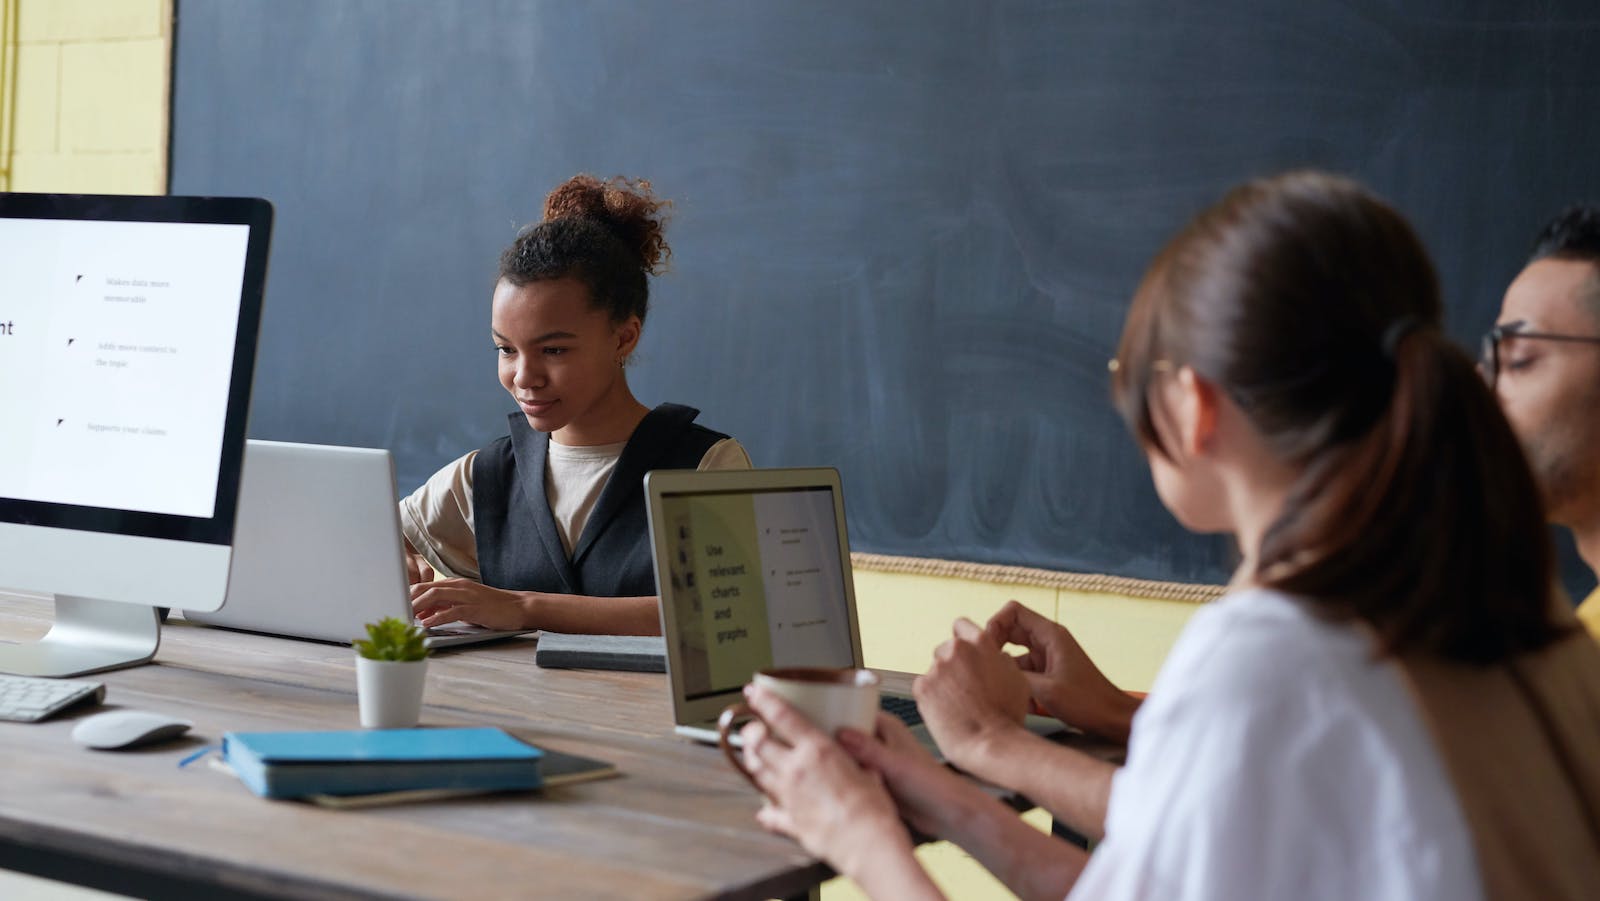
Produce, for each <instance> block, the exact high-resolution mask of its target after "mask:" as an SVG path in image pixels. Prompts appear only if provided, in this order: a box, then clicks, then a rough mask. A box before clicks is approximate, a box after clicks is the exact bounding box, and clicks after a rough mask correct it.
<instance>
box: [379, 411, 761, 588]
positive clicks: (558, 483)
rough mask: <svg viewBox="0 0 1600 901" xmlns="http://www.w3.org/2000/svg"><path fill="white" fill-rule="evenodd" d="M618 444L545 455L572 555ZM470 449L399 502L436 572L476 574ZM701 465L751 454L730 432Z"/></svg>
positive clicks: (552, 447) (745, 465)
mask: <svg viewBox="0 0 1600 901" xmlns="http://www.w3.org/2000/svg"><path fill="white" fill-rule="evenodd" d="M625 445H626V442H624V443H623V444H606V445H599V446H595V447H567V446H565V445H561V444H557V443H555V442H554V441H552V442H550V444H549V453H547V454H546V455H545V473H544V475H545V479H544V489H545V500H546V501H547V502H548V503H549V504H550V512H551V513H552V514H553V515H554V517H555V521H556V528H557V529H558V530H559V531H560V532H561V543H562V545H563V546H565V547H566V549H567V554H568V555H571V553H572V546H573V544H574V543H575V542H576V541H577V539H578V536H579V535H582V534H583V526H584V523H586V522H588V521H589V514H590V513H591V512H592V511H593V510H594V505H595V503H596V502H597V501H598V500H599V499H600V493H601V492H602V491H604V490H605V487H606V481H607V480H608V479H609V478H611V472H612V470H614V469H616V466H617V460H619V459H620V458H621V457H622V449H623V447H624V446H625ZM477 455H478V452H477V451H470V452H468V453H467V454H465V455H463V456H462V457H460V458H459V459H457V460H455V461H454V462H452V463H449V464H447V465H446V466H445V467H444V468H443V469H440V470H439V471H438V472H436V473H434V474H433V475H432V476H430V477H429V478H428V481H426V482H424V483H423V484H422V487H420V488H418V489H417V490H416V491H413V492H412V493H411V494H410V495H408V496H407V497H406V498H405V499H404V500H402V501H401V502H400V529H401V531H402V532H404V533H405V536H406V540H407V541H409V542H411V546H412V547H414V548H416V549H417V553H419V554H421V555H422V557H423V559H424V560H427V561H428V565H429V566H432V567H433V568H434V570H436V571H437V572H438V573H439V574H440V575H441V576H446V577H450V576H457V577H460V578H465V579H477V578H479V577H480V576H479V573H478V542H477V538H476V536H475V535H474V533H473V530H472V461H473V459H474V458H476V457H477ZM698 468H699V469H700V471H702V472H704V471H706V470H708V469H749V468H750V455H749V454H747V453H745V449H744V447H743V446H742V445H741V444H739V442H738V441H735V440H734V439H732V438H724V439H722V440H721V441H718V442H717V443H716V444H713V445H711V449H710V450H707V451H706V453H705V456H703V457H701V458H700V466H699V467H698Z"/></svg>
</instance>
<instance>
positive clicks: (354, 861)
mask: <svg viewBox="0 0 1600 901" xmlns="http://www.w3.org/2000/svg"><path fill="white" fill-rule="evenodd" d="M50 612H51V611H50V606H49V605H48V603H45V602H41V601H33V600H18V599H15V598H10V597H0V639H4V640H13V641H16V640H24V639H31V638H35V637H37V636H39V635H41V634H43V632H44V631H45V629H46V628H47V626H48V621H49V616H50ZM533 650H534V643H533V642H532V641H531V640H526V639H512V640H509V641H505V642H500V643H498V644H492V645H481V646H478V647H474V648H465V649H460V650H456V651H449V652H444V653H440V654H437V655H435V657H434V658H433V661H432V662H431V663H430V664H429V666H430V670H429V673H428V689H427V695H426V697H425V708H424V711H423V717H422V719H423V723H424V725H430V726H469V725H470V726H483V725H489V726H499V727H501V728H504V729H506V730H507V731H509V732H511V733H513V734H515V735H516V736H517V737H519V738H522V739H524V740H526V741H529V742H532V743H534V744H536V745H540V746H543V747H547V748H553V749H555V750H558V751H566V752H569V753H574V754H583V755H586V756H590V757H599V758H602V759H605V760H608V761H611V762H612V763H615V764H616V765H617V766H618V768H619V769H620V770H621V772H622V775H621V776H620V777H617V778H612V779H607V780H602V781H598V782H589V783H584V784H578V785H571V786H565V787H560V788H553V789H549V790H547V791H543V792H532V793H529V792H523V793H512V794H502V795H492V796H479V797H472V798H460V799H453V800H446V801H434V802H429V803H425V804H412V805H404V806H395V807H384V808H371V809H363V810H329V809H324V808H320V807H316V806H313V805H310V804H305V803H300V802H292V801H265V800H262V799H260V798H257V797H255V796H254V795H252V794H251V793H250V792H249V791H248V790H246V789H245V787H244V786H243V785H242V784H240V783H239V782H238V781H237V780H236V779H234V778H232V777H231V776H230V775H228V774H226V773H222V772H218V771H216V770H215V769H213V768H211V767H208V766H205V765H204V764H203V762H202V763H201V764H194V765H190V766H188V767H186V768H184V769H179V768H178V762H179V761H180V760H182V759H183V758H185V757H186V756H188V755H190V754H192V753H193V752H195V751H196V750H198V749H200V748H202V747H204V746H205V745H206V744H207V743H216V742H218V741H219V739H220V738H221V736H222V733H223V732H227V731H255V730H270V729H352V728H356V727H358V725H359V724H358V722H357V713H356V697H355V661H354V656H353V652H352V651H351V650H350V649H349V648H345V647H338V646H333V645H323V644H317V643H313V642H304V641H294V640H290V639H282V638H273V637H269V636H261V635H251V634H245V633H238V632H229V631H224V630H219V629H208V628H205V627H202V626H193V625H188V624H183V623H169V624H168V625H167V627H166V628H165V629H164V630H163V634H162V642H161V650H160V652H159V653H158V655H157V657H156V662H155V663H154V664H153V665H148V666H141V667H135V668H133V669H126V670H119V671H116V672H110V673H101V674H99V675H96V676H91V677H88V678H91V679H96V680H99V681H103V682H105V683H106V687H107V694H106V708H98V709H110V708H116V707H128V708H134V709H140V710H154V711H161V712H170V713H175V714H181V715H182V716H184V717H187V718H189V719H192V720H194V721H195V723H196V726H195V729H194V732H193V733H192V734H193V736H194V737H192V738H186V739H184V740H182V741H179V742H176V743H167V744H162V745H159V746H157V747H153V748H151V749H148V750H134V751H120V752H112V751H91V750H88V749H86V748H83V747H80V746H78V745H76V744H74V743H73V742H72V740H71V738H70V737H69V733H70V731H71V729H72V726H73V723H74V721H75V720H76V719H79V718H81V717H83V716H86V715H88V714H90V713H93V712H95V711H96V709H97V708H93V707H89V708H87V709H83V710H81V711H77V712H73V713H69V714H66V715H61V716H57V717H55V718H53V719H51V720H48V721H46V722H42V723H29V724H23V723H7V722H0V764H3V767H4V771H3V773H0V867H4V868H6V869H12V870H17V871H21V872H28V873H33V874H36V875H41V876H46V877H49V878H53V879H60V880H65V881H71V882H77V883H81V884H85V885H90V886H93V887H97V888H104V889H109V890H112V891H120V892H123V893H126V894H133V895H139V896H144V897H151V896H153V897H160V898H180V897H207V898H216V897H223V896H226V897H230V898H254V897H273V898H284V897H289V898H317V899H322V898H466V897H471V898H513V897H515V898H533V897H546V898H599V897H604V898H772V897H787V896H794V895H805V894H806V893H807V891H808V890H810V889H811V887H813V886H815V885H817V884H818V883H820V882H821V881H822V880H823V879H826V878H828V877H829V876H831V875H832V873H831V871H830V870H829V869H828V868H827V867H826V866H824V865H822V864H820V863H818V862H817V861H816V860H814V859H813V858H812V857H810V856H809V855H807V854H806V853H805V852H804V851H803V850H801V849H800V847H799V846H798V845H796V844H794V843H793V842H791V841H789V840H787V839H784V838H781V837H778V836H774V835H770V834H768V833H766V832H764V831H762V829H761V828H760V827H759V826H757V825H756V823H755V821H754V819H753V818H754V815H755V812H756V808H757V807H758V806H759V804H758V795H757V794H756V792H755V791H754V790H753V789H751V788H750V787H749V786H748V785H746V784H745V782H744V780H743V779H741V778H740V777H739V775H738V774H737V773H735V772H734V771H733V770H732V769H731V768H730V767H729V766H728V765H727V764H726V762H724V761H723V759H722V757H721V755H720V753H719V752H718V751H717V749H715V748H711V747H705V746H700V745H696V744H693V743H690V742H687V741H684V740H682V739H679V738H676V737H674V736H673V735H672V714H671V702H670V698H669V695H668V688H667V683H666V680H665V677H664V676H660V675H653V674H640V673H606V672H578V671H564V670H545V669H540V668H539V667H537V666H535V665H534V662H533Z"/></svg>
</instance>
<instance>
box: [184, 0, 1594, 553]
mask: <svg viewBox="0 0 1600 901" xmlns="http://www.w3.org/2000/svg"><path fill="white" fill-rule="evenodd" d="M177 11H178V21H177V28H176V39H175V41H176V46H175V60H174V73H175V74H174V88H173V115H172V160H171V163H172V166H171V191H172V192H173V193H181V194H243V195H259V196H263V197H267V198H269V199H271V200H272V201H273V202H274V203H275V204H276V206H277V215H278V219H277V232H276V236H275V240H274V246H273V251H272V264H271V272H270V276H269V282H268V293H267V302H266V314H265V322H264V327H263V332H262V339H261V350H260V364H259V368H258V372H257V382H256V389H255V400H254V412H253V418H252V423H251V433H252V435H254V436H256V437H263V438H273V439H282V440H296V441H310V442H320V443H333V444H353V445H368V446H379V447H388V448H391V449H393V450H394V452H395V454H396V457H397V461H398V477H399V481H400V488H401V490H402V491H409V490H410V489H411V488H413V487H415V486H416V485H417V484H420V483H421V481H422V480H423V479H424V478H426V477H427V475H428V474H429V473H430V472H432V471H433V470H434V469H435V468H437V467H438V466H440V465H442V464H444V463H445V462H447V461H448V460H450V459H452V458H454V457H455V456H457V455H459V454H461V453H463V452H465V451H466V450H468V449H471V448H474V447H479V446H481V445H483V444H484V443H485V442H487V441H488V440H490V439H492V438H494V437H496V436H497V435H499V434H503V432H504V428H505V426H504V421H505V420H504V417H505V414H506V413H507V412H509V411H510V410H511V409H512V407H511V405H510V402H509V400H508V399H507V398H506V397H505V396H504V395H503V393H502V391H501V389H500V388H499V386H498V384H497V382H496V380H495V375H494V362H493V359H492V356H493V351H492V348H491V345H490V341H489V331H488V304H489V292H490V288H491V280H492V277H493V272H494V262H495V258H496V255H497V254H498V252H499V251H500V249H501V248H502V247H503V246H504V245H505V244H506V243H508V242H509V241H510V239H511V238H512V237H513V236H514V234H515V232H516V230H517V228H518V226H519V225H521V224H523V223H526V222H528V221H530V220H532V219H534V218H536V217H537V214H538V210H539V205H540V201H541V199H542V197H543V195H544V193H545V192H546V191H547V190H549V189H550V188H551V187H552V186H554V185H555V184H557V183H559V182H560V181H561V180H563V179H564V178H566V177H567V176H570V175H572V174H573V173H575V172H579V171H588V172H593V173H596V174H600V175H610V174H616V173H624V174H629V175H637V176H646V177H649V178H650V179H652V180H653V181H654V182H655V184H656V187H657V189H658V191H659V192H661V193H662V194H663V195H665V196H667V197H670V198H673V199H674V200H676V201H677V207H676V212H675V218H674V220H673V222H672V224H671V226H670V229H669V232H668V236H669V239H670V241H671V243H672V245H673V247H674V249H675V251H676V256H675V265H674V268H673V271H672V272H671V273H670V274H668V275H666V276H664V277H662V278H660V279H658V280H657V281H656V282H655V284H654V292H653V300H654V302H655V309H654V312H653V313H652V315H651V317H650V319H649V321H648V323H647V325H646V332H645V342H644V345H643V350H642V353H641V357H640V360H639V361H638V363H637V365H636V367H635V368H634V370H633V372H632V375H631V380H632V384H633V386H634V390H635V393H636V394H638V395H639V397H640V399H641V400H643V401H645V402H646V403H648V404H654V403H656V402H659V401H663V400H674V401H679V402H683V403H688V404H692V405H695V406H698V407H700V408H701V409H702V410H703V414H702V417H701V421H702V422H704V423H706V424H708V425H710V426H712V427H714V428H717V429H719V430H722V431H726V432H729V433H731V434H733V435H734V436H736V437H738V438H740V439H741V440H742V441H743V442H744V443H745V444H746V446H747V447H748V448H749V450H750V452H751V454H752V455H753V457H754V458H755V460H756V462H757V464H758V465H765V466H780V465H811V464H826V465H834V466H837V467H839V469H840V470H841V472H842V474H843V478H844V484H845V487H846V495H847V508H848V510H849V524H850V529H851V538H852V543H853V545H854V547H855V548H856V549H858V550H868V551H876V552H882V553H893V554H907V555H915V556H933V557H948V558H955V559H962V560H975V561H985V562H1000V563H1020V564H1027V565H1035V566H1044V567H1050V568H1057V569H1066V570H1076V571H1087V572H1097V573H1112V574H1120V575H1130V576H1139V577H1146V578H1155V579H1177V580H1200V581H1221V580H1223V579H1225V577H1226V570H1227V566H1228V563H1229V558H1230V552H1229V550H1228V549H1227V547H1225V546H1224V545H1223V544H1222V543H1221V542H1220V541H1218V540H1216V539H1202V538H1195V537H1192V536H1189V535H1187V534H1185V533H1184V532H1183V530H1182V529H1181V528H1180V527H1179V526H1178V525H1177V524H1176V523H1175V522H1174V521H1173V520H1172V519H1171V518H1170V517H1169V516H1168V515H1167V514H1166V513H1165V511H1164V510H1163V509H1162V508H1161V506H1160V505H1159V503H1158V501H1157V499H1156V497H1155V495H1154V492H1153V490H1152V489H1151V487H1150V481H1149V476H1148V473H1147V471H1146V469H1145V465H1144V463H1143V460H1142V458H1141V456H1140V454H1139V453H1138V452H1137V450H1136V449H1135V447H1134V445H1133V443H1132V441H1131V440H1130V439H1129V438H1128V436H1127V435H1126V433H1125V430H1124V429H1123V427H1122V425H1121V424H1120V422H1119V421H1118V420H1117V419H1116V418H1115V417H1114V415H1113V414H1112V412H1111V410H1110V407H1109V405H1108V403H1107V401H1106V394H1107V377H1106V368H1105V360H1106V358H1107V357H1108V356H1109V355H1110V353H1111V350H1112V347H1113V345H1114V343H1115V341H1116V338H1117V335H1118V333H1119V330H1120V327H1121V322H1122V317H1123V313H1124V311H1125V305H1126V302H1127V298H1128V296H1129V294H1130V292H1131V290H1132V288H1133V286H1134V285H1135V283H1136V281H1137V279H1138V276H1139V274H1140V272H1141V271H1142V268H1143V266H1144V265H1145V263H1146V262H1147V261H1148V260H1149V258H1150V257H1151V256H1152V254H1153V253H1154V252H1155V250H1156V249H1157V248H1158V247H1159V246H1160V244H1161V243H1162V242H1163V241H1164V240H1165V239H1166V238H1167V237H1169V236H1170V235H1171V234H1172V233H1173V232H1174V231H1175V230H1176V229H1177V228H1178V227H1179V226H1180V225H1181V224H1182V222H1183V221H1184V220H1185V219H1186V218H1187V217H1188V216H1189V215H1190V214H1192V213H1193V212H1195V211H1196V210H1198V209H1199V208H1200V207H1202V206H1203V205H1205V204H1206V203H1208V202H1210V201H1212V200H1214V199H1215V198H1216V197H1217V196H1219V194H1220V193H1221V191H1222V190H1224V189H1225V188H1226V187H1227V186H1228V185H1230V184H1232V183H1234V182H1236V181H1239V180H1241V179H1243V178H1246V177H1249V176H1252V175H1256V174H1262V173H1270V172H1275V171H1279V170H1283V169H1286V168H1293V167H1299V166H1318V167H1323V168H1329V169H1333V170H1336V171H1340V172H1345V173H1349V174H1352V175H1354V176H1356V177H1358V178H1360V179H1362V180H1364V181H1366V182H1367V183H1369V184H1371V185H1372V186H1374V187H1375V188H1376V189H1377V190H1378V191H1380V192H1381V193H1383V194H1384V195H1385V196H1387V197H1389V198H1390V199H1391V200H1392V201H1393V202H1394V203H1395V204H1396V205H1398V206H1399V207H1400V208H1401V209H1402V210H1403V211H1404V212H1405V213H1406V214H1407V215H1409V216H1410V217H1411V218H1412V220H1413V221H1414V222H1415V223H1416V225H1417V226H1418V228H1419V229H1420V231H1421V232H1422V234H1423V236H1424V238H1425V240H1426V241H1427V242H1428V244H1429V246H1430V247H1431V248H1432V249H1433V251H1434V253H1435V255H1436V258H1437V261H1438V263H1439V266H1440V269H1441V273H1442V276H1443V281H1444V284H1445V288H1446V291H1447V294H1448V296H1449V305H1450V310H1451V320H1450V327H1451V329H1452V332H1453V334H1454V335H1455V336H1456V337H1458V338H1459V339H1460V340H1462V341H1463V342H1471V343H1472V344H1473V345H1474V346H1475V344H1476V336H1477V335H1478V334H1480V333H1481V332H1482V331H1483V330H1484V329H1485V328H1487V326H1488V325H1490V324H1491V322H1492V319H1493V317H1494V313H1495V311H1496V310H1497V308H1498V305H1499V298H1500V294H1501V292H1502V291H1503V290H1504V287H1505V285H1506V284H1507V283H1508V282H1509V280H1510V279H1511V277H1512V276H1513V275H1514V274H1515V272H1516V271H1517V269H1518V268H1519V267H1520V264H1521V261H1522V257H1523V254H1524V253H1525V251H1526V249H1527V246H1528V244H1529V242H1530V240H1531V237H1532V234H1533V233H1534V231H1535V230H1536V229H1537V227H1538V226H1539V225H1540V224H1541V223H1542V221H1544V220H1545V219H1546V218H1547V217H1548V216H1549V215H1551V214H1552V213H1553V212H1554V211H1556V210H1557V209H1559V208H1560V207H1562V206H1564V205H1566V204H1567V203H1569V202H1571V201H1573V200H1575V199H1584V198H1600V166H1597V165H1596V162H1595V161H1596V160H1600V116H1597V115H1595V113H1596V111H1600V15H1596V13H1595V10H1594V7H1593V4H1592V3H1591V2H1583V0H1572V2H1547V3H1542V4H1539V5H1538V6H1537V7H1536V8H1532V9H1526V10H1524V9H1518V4H1511V3H1493V2H1482V3H1471V2H1466V3H1464V2H1461V0H1408V2H1405V3H1397V2H1378V0H1351V2H1322V0H1316V2H1313V0H1308V2H1295V3H1285V2H1282V0H1213V2H1205V3H1197V2H1193V0H1167V2H1156V0H1101V2H1076V3H1041V2H974V0H881V2H870V0H869V2H863V0H791V2H777V0H756V2H751V0H674V2H670V3H661V2H645V0H638V2H616V0H610V2H605V0H595V2H589V0H585V2H571V0H554V2H529V0H450V2H437V0H338V2H330V0H183V2H182V3H181V4H180V5H179V6H178V8H177ZM1569 571H1570V572H1571V573H1572V574H1574V577H1576V575H1575V574H1576V573H1577V572H1578V571H1577V570H1576V569H1573V568H1572V567H1570V565H1569Z"/></svg>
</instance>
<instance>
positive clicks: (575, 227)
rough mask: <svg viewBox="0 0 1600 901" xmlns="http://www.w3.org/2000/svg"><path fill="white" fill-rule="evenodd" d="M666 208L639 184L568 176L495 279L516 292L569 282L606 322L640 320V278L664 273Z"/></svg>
mask: <svg viewBox="0 0 1600 901" xmlns="http://www.w3.org/2000/svg"><path fill="white" fill-rule="evenodd" d="M671 205H672V202H671V201H669V200H661V199H658V198H657V197H656V196H655V195H654V193H652V191H651V188H650V182H648V181H645V180H643V179H637V180H634V179H627V178H623V177H622V176H616V177H614V178H611V179H608V180H605V181H602V180H600V179H598V178H595V177H594V176H592V175H576V176H573V177H572V178H570V179H568V180H567V181H566V182H564V183H563V184H561V185H560V186H559V187H557V188H556V189H555V190H554V191H551V192H550V195H549V196H548V197H546V198H545V202H544V221H543V222H540V223H539V224H538V225H535V226H532V227H530V228H525V229H524V230H523V231H522V233H521V234H519V235H517V239H516V240H515V241H513V242H512V243H511V246H510V247H507V248H506V249H505V251H504V252H503V253H501V254H500V271H499V274H498V278H501V279H505V280H506V281H508V282H510V283H511V284H513V285H516V286H518V287H521V286H522V285H525V284H528V283H529V282H536V281H546V280H550V279H558V278H568V277H570V278H576V279H578V280H579V281H581V282H583V283H584V285H585V287H587V288H588V289H589V297H590V301H591V302H592V303H593V304H594V305H595V306H596V307H597V308H599V309H602V310H605V311H606V312H607V313H608V314H609V315H610V316H611V319H612V321H613V322H621V321H623V320H625V319H627V318H628V317H630V316H638V317H639V318H640V320H643V319H644V318H645V314H646V313H647V312H649V308H650V286H649V281H648V279H647V278H646V276H649V275H658V274H660V273H661V272H663V271H665V269H666V265H667V261H668V260H670V259H671V257H672V249H671V248H670V247H668V246H667V241H666V238H665V237H664V235H663V231H664V223H665V219H666V211H667V209H668V208H669V207H670V206H671Z"/></svg>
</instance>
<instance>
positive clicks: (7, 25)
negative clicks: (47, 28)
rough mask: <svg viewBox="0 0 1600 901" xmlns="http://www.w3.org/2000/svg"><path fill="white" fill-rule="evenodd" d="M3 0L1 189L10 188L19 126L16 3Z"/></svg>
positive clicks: (0, 4) (0, 31)
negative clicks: (13, 148)
mask: <svg viewBox="0 0 1600 901" xmlns="http://www.w3.org/2000/svg"><path fill="white" fill-rule="evenodd" d="M20 2H21V0H0V191H6V190H10V188H11V153H12V141H13V140H14V135H15V134H16V125H17V6H18V4H19V3H20Z"/></svg>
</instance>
